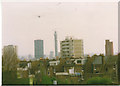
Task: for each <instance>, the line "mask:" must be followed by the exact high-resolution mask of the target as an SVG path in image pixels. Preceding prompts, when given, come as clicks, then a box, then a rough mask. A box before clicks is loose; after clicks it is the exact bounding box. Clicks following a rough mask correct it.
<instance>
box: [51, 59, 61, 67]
mask: <svg viewBox="0 0 120 86" xmlns="http://www.w3.org/2000/svg"><path fill="white" fill-rule="evenodd" d="M59 63H60V61H59V60H58V61H50V62H49V64H50V66H56V65H58V64H59Z"/></svg>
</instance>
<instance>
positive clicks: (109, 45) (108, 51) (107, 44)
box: [105, 40, 113, 56]
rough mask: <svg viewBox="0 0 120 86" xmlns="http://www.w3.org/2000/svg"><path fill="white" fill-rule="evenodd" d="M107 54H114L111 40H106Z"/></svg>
mask: <svg viewBox="0 0 120 86" xmlns="http://www.w3.org/2000/svg"><path fill="white" fill-rule="evenodd" d="M105 42H106V44H105V54H106V56H110V55H113V42H110V41H109V40H105Z"/></svg>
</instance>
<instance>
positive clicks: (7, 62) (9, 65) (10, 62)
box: [2, 45, 18, 71]
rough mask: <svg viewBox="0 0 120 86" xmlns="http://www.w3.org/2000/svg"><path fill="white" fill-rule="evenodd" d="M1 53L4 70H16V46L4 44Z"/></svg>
mask: <svg viewBox="0 0 120 86" xmlns="http://www.w3.org/2000/svg"><path fill="white" fill-rule="evenodd" d="M2 53H3V55H2V66H3V70H5V71H16V70H17V63H18V62H17V46H13V45H8V46H4V48H3V52H2Z"/></svg>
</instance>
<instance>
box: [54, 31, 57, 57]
mask: <svg viewBox="0 0 120 86" xmlns="http://www.w3.org/2000/svg"><path fill="white" fill-rule="evenodd" d="M54 38H55V57H57V56H58V48H57V33H56V31H55V33H54Z"/></svg>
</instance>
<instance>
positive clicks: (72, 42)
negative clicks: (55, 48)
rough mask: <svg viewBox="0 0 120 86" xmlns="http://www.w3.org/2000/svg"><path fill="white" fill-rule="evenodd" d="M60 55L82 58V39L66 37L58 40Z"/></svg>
mask: <svg viewBox="0 0 120 86" xmlns="http://www.w3.org/2000/svg"><path fill="white" fill-rule="evenodd" d="M60 51H61V57H62V58H65V57H73V58H83V57H84V51H83V40H80V39H73V38H71V37H68V38H66V39H65V40H63V41H61V42H60Z"/></svg>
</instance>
